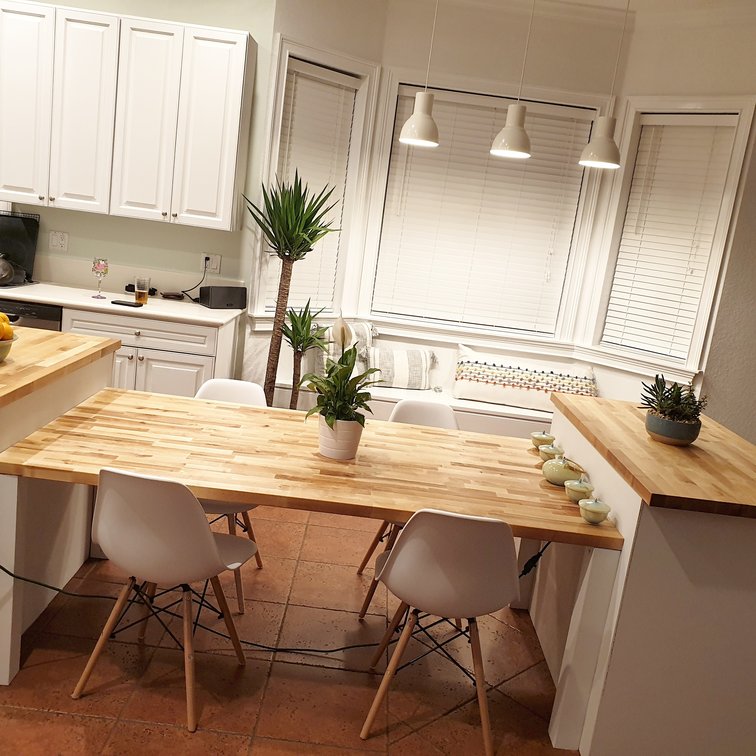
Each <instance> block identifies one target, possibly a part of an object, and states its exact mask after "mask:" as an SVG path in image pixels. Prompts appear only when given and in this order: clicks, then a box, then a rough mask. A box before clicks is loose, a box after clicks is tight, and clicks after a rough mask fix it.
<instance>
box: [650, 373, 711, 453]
mask: <svg viewBox="0 0 756 756" xmlns="http://www.w3.org/2000/svg"><path fill="white" fill-rule="evenodd" d="M641 386H643V391H642V392H641V406H642V407H646V408H647V409H648V412H647V413H646V432H647V433H648V435H649V436H651V438H653V439H654V441H661V442H662V443H663V444H672V445H673V446H688V445H689V444H692V443H693V442H694V441H695V440H696V439H697V438H698V433H699V432H700V430H701V412H702V411H703V410H704V408H705V407H706V402H707V398H706V397H705V396H702V397H701V398H700V399H697V398H696V395H695V392H694V391H693V386H692V385H690V384H689V385H687V386H681V385H680V384H679V383H673V384H672V385H671V386H667V382H666V381H665V380H664V376H663V375H657V376H656V377H655V379H654V382H653V383H651V384H647V383H641Z"/></svg>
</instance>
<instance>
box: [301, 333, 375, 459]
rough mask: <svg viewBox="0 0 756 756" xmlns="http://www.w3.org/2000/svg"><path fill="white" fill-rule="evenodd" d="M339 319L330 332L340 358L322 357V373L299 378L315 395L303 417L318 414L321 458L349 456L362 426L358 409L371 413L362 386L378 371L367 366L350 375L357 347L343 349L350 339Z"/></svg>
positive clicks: (364, 387)
mask: <svg viewBox="0 0 756 756" xmlns="http://www.w3.org/2000/svg"><path fill="white" fill-rule="evenodd" d="M339 321H340V318H339V319H338V320H337V322H336V323H334V328H333V332H334V334H335V336H336V339H335V340H336V342H337V343H340V344H341V357H339V359H338V360H332V359H330V358H327V359H326V370H325V375H317V374H316V373H307V375H305V376H304V378H302V384H303V385H304V386H305V388H306V389H308V390H310V391H314V392H315V393H316V394H317V400H316V404H315V406H314V407H313V408H312V409H310V410H308V412H307V415H306V416H305V418H307V417H309V416H310V415H314V414H318V415H320V453H321V454H322V455H323V456H324V457H330V458H331V459H353V458H354V457H355V456H356V454H357V447H358V446H359V443H360V437H361V436H362V429H363V427H364V426H365V415H364V414H362V412H361V411H360V410H366V411H368V412H372V410H371V409H370V406H369V405H368V402H369V401H370V399H371V398H372V397H371V396H370V392H369V391H366V390H365V389H366V388H367V387H368V386H372V385H374V384H375V383H378V382H379V381H377V380H371V379H370V376H371V375H373V374H374V373H377V372H379V371H378V368H369V369H368V370H366V371H365V372H363V373H357V374H356V375H353V373H354V368H355V365H356V363H357V347H355V346H351V347H349V348H348V349H345V348H344V345H345V344H346V343H348V342H349V340H350V333H349V327H348V326H347V325H346V324H345V323H343V321H342V322H341V323H339Z"/></svg>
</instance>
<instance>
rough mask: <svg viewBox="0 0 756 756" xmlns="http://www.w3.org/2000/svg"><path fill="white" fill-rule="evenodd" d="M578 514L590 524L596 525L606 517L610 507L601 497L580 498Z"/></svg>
mask: <svg viewBox="0 0 756 756" xmlns="http://www.w3.org/2000/svg"><path fill="white" fill-rule="evenodd" d="M578 506H579V507H580V514H581V516H582V517H583V519H584V520H585V521H586V522H588V523H590V524H591V525H598V524H599V523H601V522H603V521H604V520H605V519H606V516H607V515H608V514H609V512H611V509H610V508H609V507H608V506H607V505H606V504H604V502H603V501H601V499H580V501H579V502H578Z"/></svg>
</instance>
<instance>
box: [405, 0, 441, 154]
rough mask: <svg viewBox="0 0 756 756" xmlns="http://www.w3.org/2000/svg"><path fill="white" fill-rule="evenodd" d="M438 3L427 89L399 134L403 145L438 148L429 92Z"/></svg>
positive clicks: (431, 97)
mask: <svg viewBox="0 0 756 756" xmlns="http://www.w3.org/2000/svg"><path fill="white" fill-rule="evenodd" d="M438 3H439V0H436V12H435V13H434V14H433V29H432V30H431V39H430V49H429V50H428V68H427V69H426V71H425V89H424V90H423V91H422V92H418V93H417V94H415V109H414V110H413V111H412V115H411V116H410V117H409V118H408V119H407V121H406V122H405V124H404V126H402V131H401V133H400V134H399V141H400V142H401V143H402V144H408V145H411V146H413V147H438V126H436V122H435V121H434V120H433V93H432V92H429V91H428V76H429V75H430V64H431V56H432V55H433V39H434V38H435V36H436V19H437V18H438Z"/></svg>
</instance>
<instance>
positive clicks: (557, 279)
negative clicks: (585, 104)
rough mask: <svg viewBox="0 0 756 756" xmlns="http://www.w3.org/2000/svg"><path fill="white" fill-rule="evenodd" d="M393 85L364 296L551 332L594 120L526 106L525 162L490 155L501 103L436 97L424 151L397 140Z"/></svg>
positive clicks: (410, 95)
mask: <svg viewBox="0 0 756 756" xmlns="http://www.w3.org/2000/svg"><path fill="white" fill-rule="evenodd" d="M414 91H415V90H414V89H411V88H409V87H402V88H400V92H399V99H398V105H397V111H396V119H395V132H394V137H393V143H392V152H391V159H390V165H389V172H388V182H387V190H386V200H385V206H384V213H383V226H382V231H381V237H380V245H379V251H378V262H377V267H376V272H375V281H374V287H373V295H372V306H371V310H372V312H373V313H374V314H385V315H394V316H404V317H406V318H411V319H415V320H425V321H432V322H440V323H455V324H461V325H470V326H483V327H492V328H498V329H509V330H512V331H517V332H526V333H530V334H536V335H553V334H554V333H555V330H556V326H557V319H558V315H559V310H560V304H561V299H562V290H563V288H564V282H565V276H566V271H567V265H568V261H569V258H570V252H571V248H572V240H573V236H574V231H575V223H576V217H577V212H578V205H579V202H580V196H581V187H582V184H583V169H582V168H581V166H579V165H578V160H579V158H580V153H581V151H582V149H583V147H584V146H585V144H586V142H587V141H588V137H589V133H590V127H591V122H592V119H593V117H594V116H595V111H594V110H592V109H589V108H578V107H567V106H559V105H543V104H536V103H532V104H528V114H527V124H526V126H527V130H528V134H529V135H530V139H531V142H532V147H533V149H532V157H531V158H530V159H529V160H506V159H502V158H497V157H493V156H492V155H490V154H489V149H490V146H491V143H492V141H493V139H494V137H495V135H496V134H497V133H498V131H499V129H501V127H502V126H503V125H504V120H505V117H506V109H507V103H506V102H505V101H502V100H501V99H500V98H495V97H485V96H480V95H465V94H461V93H453V92H441V91H438V92H436V93H435V94H436V101H435V104H434V108H433V116H434V118H435V119H436V122H437V123H438V126H439V131H440V132H441V134H442V135H443V137H442V140H441V145H440V146H439V147H438V148H436V149H433V150H422V149H417V148H415V149H413V148H408V147H406V146H405V145H402V144H400V143H399V141H398V135H399V131H400V130H401V127H402V124H403V123H404V121H405V120H406V119H407V118H408V117H409V116H410V114H411V112H412V105H413V99H414Z"/></svg>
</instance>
